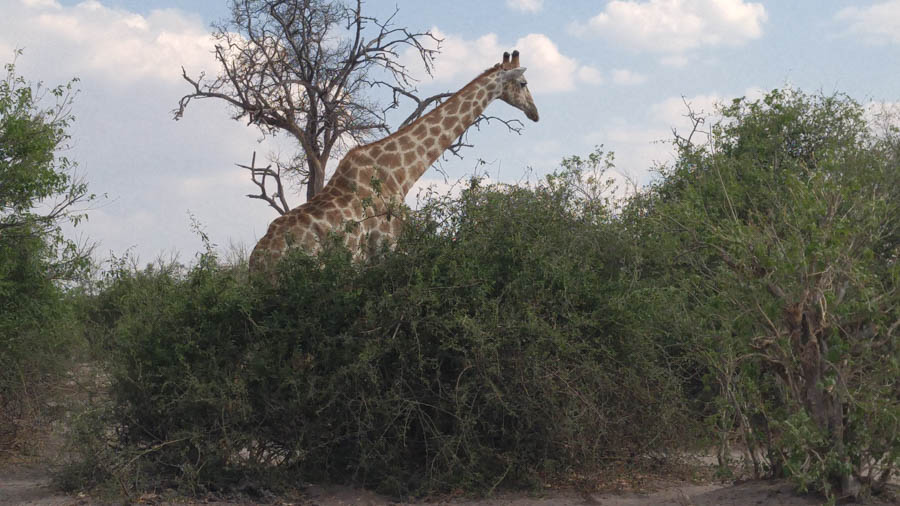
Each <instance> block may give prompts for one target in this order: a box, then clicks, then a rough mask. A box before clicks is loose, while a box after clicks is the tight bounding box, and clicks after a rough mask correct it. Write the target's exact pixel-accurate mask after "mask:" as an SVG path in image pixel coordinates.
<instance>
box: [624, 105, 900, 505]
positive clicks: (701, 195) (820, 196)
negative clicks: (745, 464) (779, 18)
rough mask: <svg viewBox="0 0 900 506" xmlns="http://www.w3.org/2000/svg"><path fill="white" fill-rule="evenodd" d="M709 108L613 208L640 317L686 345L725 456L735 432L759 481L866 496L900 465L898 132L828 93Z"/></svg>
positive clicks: (842, 495)
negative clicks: (696, 139)
mask: <svg viewBox="0 0 900 506" xmlns="http://www.w3.org/2000/svg"><path fill="white" fill-rule="evenodd" d="M721 114H722V117H721V119H720V121H718V122H716V123H714V124H713V125H712V128H711V131H710V134H709V139H708V140H709V142H707V143H703V144H701V145H697V144H692V143H690V142H687V141H686V140H685V139H683V138H679V139H678V142H677V144H678V147H679V153H680V156H679V159H678V161H677V163H676V164H675V165H674V166H673V167H671V168H669V169H668V170H666V171H664V172H663V177H662V178H661V180H660V181H659V182H658V183H657V184H656V186H655V187H654V188H652V189H651V190H650V191H649V192H647V193H645V194H643V195H641V196H639V197H638V198H636V199H635V200H633V201H632V202H631V203H630V205H631V208H630V209H629V210H628V211H627V212H626V213H625V214H626V216H627V217H628V218H627V221H628V222H629V223H630V225H629V226H630V228H631V229H632V230H634V231H635V236H636V237H637V238H638V239H637V240H638V241H639V242H640V244H639V245H638V246H637V247H636V248H635V251H636V252H637V253H636V254H635V255H633V258H634V259H635V260H636V262H635V265H634V266H633V267H632V268H633V269H634V270H635V271H636V272H641V273H642V276H643V278H644V279H643V283H642V285H643V286H644V287H645V290H646V293H647V294H648V295H647V296H648V297H655V299H652V300H650V302H648V307H649V308H650V309H651V310H652V314H653V315H654V316H652V317H651V318H650V320H651V321H652V322H654V323H653V325H655V326H656V328H658V329H665V333H666V335H668V336H669V337H670V338H671V339H673V340H675V341H678V342H683V343H685V344H686V345H687V346H689V347H690V348H691V349H692V350H693V351H692V352H691V353H692V354H693V355H694V356H695V357H696V359H697V366H698V371H699V373H700V374H702V375H703V376H702V377H703V382H702V383H697V390H696V391H697V392H698V393H699V394H700V395H703V396H705V397H707V398H710V399H711V400H713V402H714V404H713V406H714V407H715V410H714V412H711V413H710V417H709V419H710V422H711V423H712V425H713V428H714V429H715V430H716V431H718V432H719V434H720V441H721V448H720V450H721V452H720V456H721V463H722V465H723V466H724V465H727V462H726V460H725V457H726V456H727V454H728V452H727V443H728V441H729V439H730V436H731V435H732V434H734V433H736V434H737V435H738V436H739V437H740V441H741V444H742V446H743V447H744V448H745V450H746V453H747V456H748V458H749V460H750V461H751V462H752V463H753V466H754V468H755V472H756V473H757V475H760V476H762V475H775V476H782V475H785V476H790V477H791V478H793V479H794V480H796V481H797V483H798V485H799V486H800V487H801V488H802V489H806V488H814V489H816V490H819V491H821V492H823V493H825V494H826V495H828V496H830V497H848V496H849V497H856V496H859V495H860V494H865V493H867V492H868V491H876V492H877V491H879V490H880V489H881V488H883V487H884V486H885V484H886V483H887V481H888V480H889V478H890V476H891V474H892V473H893V472H894V471H896V469H897V465H898V463H900V460H898V459H900V437H898V434H900V387H898V383H897V381H896V379H897V378H898V377H900V343H898V336H897V332H896V331H897V326H898V324H897V322H898V321H900V304H898V302H900V292H898V281H900V263H898V261H897V259H898V255H900V165H898V161H900V156H898V154H900V150H898V146H900V135H898V131H897V129H896V128H895V127H890V124H891V123H890V122H887V123H885V124H886V125H888V128H887V129H884V130H881V131H878V130H876V129H875V128H873V125H872V124H871V123H870V122H869V121H867V120H866V116H865V114H864V110H863V108H862V107H861V106H859V105H858V104H857V103H855V102H854V101H853V100H851V99H849V98H847V97H844V96H840V95H836V96H810V95H806V94H803V93H801V92H799V91H794V90H787V91H779V90H776V91H773V92H771V93H770V94H768V95H767V96H766V97H765V98H764V99H762V100H760V101H748V100H744V99H738V100H735V101H734V102H733V103H732V104H730V105H728V106H726V107H724V108H723V109H722V110H721ZM894 120H896V118H894ZM660 297H667V298H668V303H667V304H659V303H657V302H656V301H657V300H658V299H659V298H660ZM701 387H702V388H701Z"/></svg>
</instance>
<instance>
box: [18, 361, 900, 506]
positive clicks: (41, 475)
mask: <svg viewBox="0 0 900 506" xmlns="http://www.w3.org/2000/svg"><path fill="white" fill-rule="evenodd" d="M73 373H74V374H71V376H70V381H68V382H66V383H65V384H64V385H61V386H60V388H59V392H58V395H56V396H54V397H56V398H58V399H60V400H61V402H60V404H64V403H67V402H72V401H73V400H74V401H75V402H79V401H81V400H83V399H84V397H85V395H84V391H85V390H84V384H85V383H87V384H91V385H98V384H100V383H102V382H99V383H98V382H97V381H96V379H90V378H91V373H90V369H89V368H87V369H85V368H81V370H79V371H73ZM77 377H81V378H87V379H88V380H89V381H76V380H75V378H77ZM63 399H67V401H66V400H63ZM51 404H53V403H52V402H51ZM62 411H66V410H65V409H63V410H62ZM60 418H62V419H64V418H65V416H62V417H57V421H55V422H50V421H48V420H43V421H41V420H35V423H34V424H32V426H31V430H29V431H27V432H28V434H27V435H26V436H25V437H24V438H20V440H19V441H17V444H15V445H14V446H13V448H15V451H9V450H7V451H0V505H20V504H21V505H40V506H51V505H52V506H70V505H98V504H108V502H105V501H103V500H101V499H99V498H96V497H90V496H88V495H85V494H78V495H67V494H65V493H63V492H61V491H59V490H58V489H56V488H55V487H54V485H53V479H52V477H53V472H52V470H53V469H54V467H55V466H56V465H57V464H58V463H59V462H60V461H61V455H62V452H63V444H62V443H63V440H64V433H65V431H66V426H65V424H64V423H62V422H60V421H58V420H59V419H60ZM673 474H678V473H673ZM681 474H691V475H692V476H697V475H698V474H697V473H681ZM703 474H704V473H700V475H703ZM706 474H707V475H710V476H711V474H712V473H706ZM635 483H636V484H637V485H635ZM613 485H614V486H608V487H607V490H609V491H598V492H584V491H579V490H577V489H575V488H554V489H547V490H545V491H542V492H540V493H536V492H534V491H527V492H503V493H498V494H494V495H492V496H491V497H488V498H483V499H472V498H467V497H463V496H459V497H436V498H429V499H426V500H422V501H418V502H416V503H408V502H398V501H396V500H393V499H391V498H389V497H386V496H381V495H378V494H375V493H373V492H371V491H367V490H359V489H354V488H351V487H339V486H318V485H313V486H310V487H307V488H306V489H304V490H303V491H301V492H298V493H297V494H296V496H293V497H287V496H285V497H267V498H266V499H267V500H266V501H265V502H258V501H257V502H255V501H254V500H251V499H248V498H246V497H244V498H241V497H236V498H228V499H226V500H223V499H222V498H206V499H203V500H198V499H190V498H182V499H179V500H173V499H172V498H171V497H162V496H159V495H156V494H146V495H144V496H141V497H138V498H133V499H132V500H129V501H124V503H126V504H127V503H132V504H160V505H161V504H213V505H223V506H224V505H248V504H283V505H287V504H296V505H302V506H313V505H315V506H351V505H352V506H387V505H406V504H420V505H421V504H429V505H454V506H576V505H578V506H582V505H603V506H645V505H646V506H650V505H680V506H688V505H694V506H705V505H709V506H712V505H723V506H751V505H752V506H756V505H784V506H805V505H813V504H822V503H823V499H822V498H820V497H811V496H802V495H799V494H797V493H795V492H794V491H793V488H792V487H791V485H790V484H789V483H787V482H784V481H774V480H768V481H744V482H736V483H720V482H714V481H712V480H706V481H700V482H692V481H689V480H688V479H681V478H676V477H668V478H666V477H649V478H648V477H643V478H642V479H640V480H632V481H628V480H615V481H614V483H613ZM894 492H895V493H894V494H893V497H892V498H874V499H871V500H869V501H867V502H866V503H865V504H871V505H885V504H900V492H897V491H894ZM117 502H118V503H123V501H117ZM844 504H848V503H844Z"/></svg>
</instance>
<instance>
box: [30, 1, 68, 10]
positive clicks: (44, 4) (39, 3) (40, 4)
mask: <svg viewBox="0 0 900 506" xmlns="http://www.w3.org/2000/svg"><path fill="white" fill-rule="evenodd" d="M22 4H24V5H25V6H26V7H49V8H53V9H59V8H61V7H62V6H61V5H59V2H57V1H56V0H22Z"/></svg>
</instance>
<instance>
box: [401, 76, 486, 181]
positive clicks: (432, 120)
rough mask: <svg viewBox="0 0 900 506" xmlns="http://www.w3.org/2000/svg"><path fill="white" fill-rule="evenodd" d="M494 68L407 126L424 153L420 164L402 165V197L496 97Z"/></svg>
mask: <svg viewBox="0 0 900 506" xmlns="http://www.w3.org/2000/svg"><path fill="white" fill-rule="evenodd" d="M497 70H498V68H496V67H495V68H492V69H490V70H488V71H486V72H485V73H483V74H482V75H480V76H478V77H477V78H475V79H474V80H473V81H472V82H470V83H469V84H467V85H466V86H464V87H463V88H462V89H461V90H459V91H458V92H456V93H455V94H454V95H453V96H451V97H450V98H449V99H448V100H447V101H445V102H444V103H442V104H441V105H440V106H438V107H436V108H435V109H434V110H432V111H430V112H429V113H428V114H425V115H424V116H422V117H421V118H419V119H418V120H416V121H415V122H414V123H412V124H411V125H409V127H407V128H408V129H409V131H410V132H411V133H412V135H413V138H414V139H415V142H416V144H417V146H421V147H423V148H424V155H422V158H421V161H420V163H417V164H416V165H414V166H412V167H406V169H407V170H406V173H405V177H404V178H403V179H402V180H401V181H400V183H401V193H402V196H404V197H405V196H406V194H407V193H408V192H409V190H410V189H411V188H412V186H413V185H414V184H415V183H416V181H418V180H419V178H420V177H422V174H424V173H425V171H426V170H428V168H429V167H431V164H433V163H434V162H435V161H436V160H437V159H438V158H439V157H440V156H441V154H442V153H443V152H444V151H445V150H446V149H447V148H448V147H450V146H451V145H452V144H453V143H454V142H455V141H456V139H458V138H459V136H460V135H462V134H463V132H465V131H466V129H467V128H469V127H470V126H472V123H474V122H475V120H476V119H477V118H478V117H479V116H480V115H481V113H482V112H484V110H485V109H486V108H487V106H488V105H490V103H491V102H493V101H494V100H495V99H497V98H498V97H499V96H500V92H501V83H500V79H499V75H500V73H499V72H498V71H497ZM404 130H406V129H404ZM420 151H421V150H420Z"/></svg>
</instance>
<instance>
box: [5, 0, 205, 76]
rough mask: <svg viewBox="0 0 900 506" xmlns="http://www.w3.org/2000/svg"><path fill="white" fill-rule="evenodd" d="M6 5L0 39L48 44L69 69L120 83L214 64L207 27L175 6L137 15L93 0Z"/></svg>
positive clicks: (29, 1) (39, 0)
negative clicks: (73, 3)
mask: <svg viewBox="0 0 900 506" xmlns="http://www.w3.org/2000/svg"><path fill="white" fill-rule="evenodd" d="M6 10H7V12H4V18H5V19H4V20H3V21H0V45H3V46H6V45H21V46H29V45H31V46H35V45H38V46H41V47H47V48H54V50H55V52H56V53H57V56H58V61H57V63H58V65H59V66H60V67H61V68H58V70H59V71H60V72H64V73H67V74H69V75H79V76H84V75H85V74H86V73H92V74H96V75H100V76H102V77H103V78H104V79H106V80H109V81H111V82H115V83H120V84H131V83H133V82H135V81H137V80H141V79H153V80H161V81H167V82H169V83H176V82H178V81H180V80H181V66H182V65H184V66H185V67H186V68H188V69H193V70H195V71H197V70H199V69H202V68H206V69H209V70H212V68H213V66H214V61H213V60H212V56H211V54H210V50H211V48H212V41H211V38H210V35H209V30H208V28H207V27H206V26H205V24H204V23H203V21H202V20H201V19H200V18H199V16H194V15H188V14H186V13H184V12H182V11H180V10H177V9H157V10H152V11H150V13H149V14H148V15H146V16H143V15H140V14H136V13H133V12H129V11H127V10H123V9H117V8H110V7H106V6H104V5H103V4H102V3H100V2H98V1H96V0H87V1H84V2H81V3H79V4H76V5H74V6H66V7H63V6H61V5H60V4H59V3H57V2H56V1H54V0H22V2H21V3H20V4H19V5H18V6H14V7H12V8H9V9H6ZM6 14H9V15H8V16H7V15H6ZM26 52H28V48H27V47H26Z"/></svg>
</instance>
